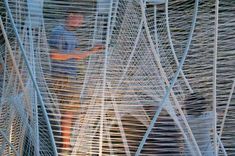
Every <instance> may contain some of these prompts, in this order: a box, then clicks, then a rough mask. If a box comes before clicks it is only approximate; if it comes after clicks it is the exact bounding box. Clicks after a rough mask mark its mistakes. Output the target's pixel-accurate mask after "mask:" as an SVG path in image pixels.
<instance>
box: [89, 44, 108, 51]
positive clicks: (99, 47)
mask: <svg viewBox="0 0 235 156" xmlns="http://www.w3.org/2000/svg"><path fill="white" fill-rule="evenodd" d="M104 49H105V46H104V45H96V46H95V47H94V48H92V49H91V50H92V51H93V52H102V51H103V50H104Z"/></svg>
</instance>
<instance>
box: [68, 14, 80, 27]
mask: <svg viewBox="0 0 235 156" xmlns="http://www.w3.org/2000/svg"><path fill="white" fill-rule="evenodd" d="M82 23H83V15H80V14H73V13H71V14H70V15H69V16H68V18H67V20H66V26H67V27H68V28H69V29H70V30H75V29H77V28H78V27H80V26H81V25H82Z"/></svg>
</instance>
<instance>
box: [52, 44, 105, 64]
mask: <svg viewBox="0 0 235 156" xmlns="http://www.w3.org/2000/svg"><path fill="white" fill-rule="evenodd" d="M103 49H104V48H103V46H101V45H97V46H95V47H94V48H92V49H90V50H88V51H85V52H83V53H80V54H77V53H76V52H77V51H79V50H80V49H79V48H77V49H75V50H74V51H73V52H70V53H68V54H63V53H61V52H60V51H59V50H57V49H53V50H51V54H50V57H51V59H53V60H60V61H66V60H69V59H77V60H82V59H85V58H86V57H88V56H90V55H92V54H95V53H98V52H101V51H102V50H103Z"/></svg>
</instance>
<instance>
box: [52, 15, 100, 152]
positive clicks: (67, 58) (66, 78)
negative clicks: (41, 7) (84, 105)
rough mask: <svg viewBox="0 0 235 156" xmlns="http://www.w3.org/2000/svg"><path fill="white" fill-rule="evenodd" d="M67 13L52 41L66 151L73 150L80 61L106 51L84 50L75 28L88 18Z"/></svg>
mask: <svg viewBox="0 0 235 156" xmlns="http://www.w3.org/2000/svg"><path fill="white" fill-rule="evenodd" d="M67 15H68V16H67V17H66V19H65V22H64V24H63V25H58V26H56V27H55V28H54V29H53V30H52V31H51V33H50V35H49V40H48V43H49V45H50V47H51V50H50V58H51V60H52V77H53V81H55V83H54V84H53V85H54V90H55V92H56V94H57V98H58V101H59V105H60V111H61V130H62V131H61V138H62V150H63V151H69V150H70V136H71V127H72V121H73V117H74V112H73V111H74V110H78V109H79V95H78V93H77V91H76V89H75V87H74V86H75V84H74V82H76V78H77V76H78V75H77V74H78V68H77V61H79V60H82V59H85V58H86V57H88V56H90V55H91V54H94V53H97V52H101V51H102V50H103V46H100V45H98V46H95V47H94V48H92V49H90V50H88V51H85V52H80V49H79V48H78V47H79V45H78V43H79V40H78V38H77V34H76V33H75V30H76V29H77V28H78V27H80V26H81V25H82V23H83V18H84V17H83V15H81V14H79V13H77V12H76V11H75V12H74V11H69V12H68V13H67Z"/></svg>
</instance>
